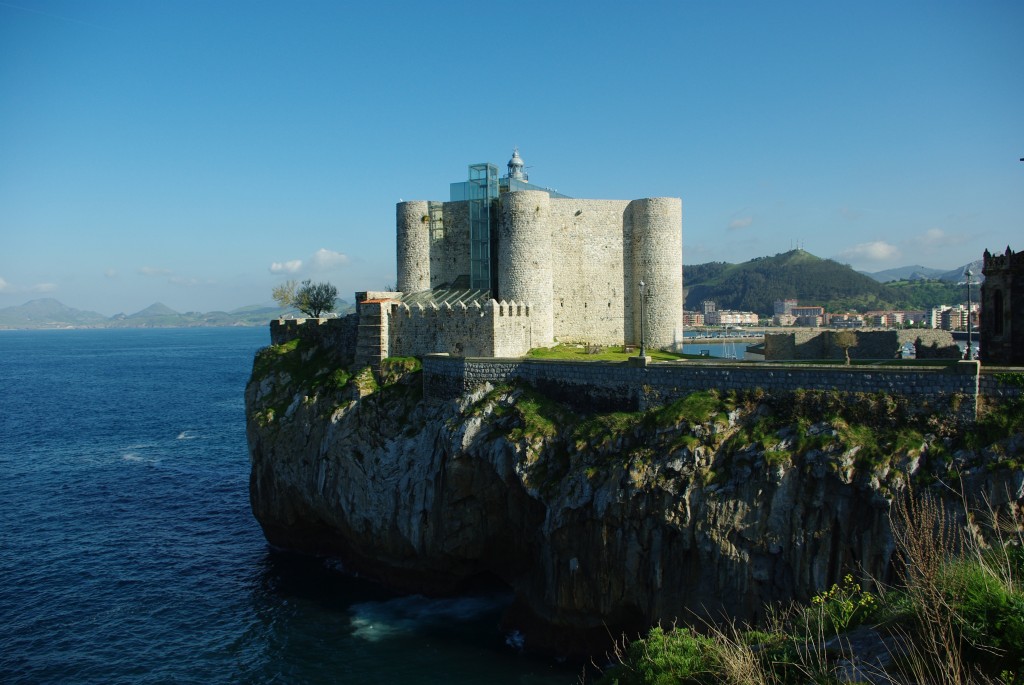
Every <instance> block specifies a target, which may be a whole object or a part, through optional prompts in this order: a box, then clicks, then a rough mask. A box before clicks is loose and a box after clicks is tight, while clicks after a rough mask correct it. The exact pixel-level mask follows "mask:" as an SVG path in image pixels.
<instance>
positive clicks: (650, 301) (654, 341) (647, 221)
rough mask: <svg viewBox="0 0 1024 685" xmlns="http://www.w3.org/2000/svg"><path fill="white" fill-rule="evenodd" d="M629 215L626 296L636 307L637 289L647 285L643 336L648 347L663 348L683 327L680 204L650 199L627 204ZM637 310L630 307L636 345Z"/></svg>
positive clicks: (672, 199) (681, 223)
mask: <svg viewBox="0 0 1024 685" xmlns="http://www.w3.org/2000/svg"><path fill="white" fill-rule="evenodd" d="M630 211H631V212H632V214H633V254H632V261H633V274H632V276H633V284H632V287H631V288H630V289H629V291H628V292H629V293H631V294H630V295H629V296H630V297H634V298H635V301H636V303H637V304H639V300H640V294H639V289H638V286H639V285H640V282H641V281H643V282H644V283H645V284H646V285H647V297H646V298H645V299H646V305H645V307H646V313H645V316H646V319H645V323H644V329H645V330H644V337H645V339H646V343H647V345H648V346H650V347H656V348H657V347H667V346H669V345H672V344H673V343H674V342H675V340H676V335H677V332H681V331H682V327H683V203H682V200H680V199H679V198H675V197H653V198H646V199H643V200H634V201H633V202H631V203H630ZM640 317H641V313H640V309H639V307H633V332H634V336H635V337H634V340H635V342H637V343H639V342H640V339H639V334H640Z"/></svg>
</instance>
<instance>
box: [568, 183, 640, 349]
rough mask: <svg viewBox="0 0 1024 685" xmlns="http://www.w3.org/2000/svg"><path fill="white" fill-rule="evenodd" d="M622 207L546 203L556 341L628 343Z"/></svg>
mask: <svg viewBox="0 0 1024 685" xmlns="http://www.w3.org/2000/svg"><path fill="white" fill-rule="evenodd" d="M628 207H629V202H627V201H625V200H577V199H562V198H553V199H552V200H551V202H550V205H549V208H548V215H549V221H550V229H551V234H552V240H551V247H552V250H553V252H554V258H553V259H552V281H553V290H554V302H553V303H552V305H553V307H552V310H553V320H554V337H555V340H556V341H558V342H584V343H592V344H596V345H614V344H620V345H621V344H622V343H623V342H625V341H626V340H627V339H631V337H632V334H633V332H632V319H631V318H630V319H627V317H626V310H625V307H626V298H627V297H628V294H629V293H630V292H631V290H630V288H631V286H630V284H631V283H632V280H633V276H632V271H633V268H632V263H631V261H630V260H629V259H628V258H627V255H626V249H624V248H628V249H629V250H630V254H631V241H632V224H631V222H630V220H629V215H628V212H627V208H628ZM627 321H628V322H629V324H627V323H626V322H627ZM627 325H628V328H629V330H628V331H627V328H626V327H627Z"/></svg>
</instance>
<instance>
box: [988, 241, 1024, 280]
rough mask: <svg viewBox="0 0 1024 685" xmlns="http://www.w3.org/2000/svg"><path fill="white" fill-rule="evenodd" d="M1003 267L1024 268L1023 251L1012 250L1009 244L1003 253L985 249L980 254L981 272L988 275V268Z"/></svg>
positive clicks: (1001, 268) (1000, 269) (998, 269)
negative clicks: (993, 252) (994, 252)
mask: <svg viewBox="0 0 1024 685" xmlns="http://www.w3.org/2000/svg"><path fill="white" fill-rule="evenodd" d="M1004 269H1024V252H1014V251H1013V250H1011V249H1010V246H1009V245H1007V246H1006V252H1004V253H1003V254H992V253H991V252H989V251H988V250H985V253H984V255H983V256H982V273H983V274H985V275H986V276H988V275H989V271H990V270H996V271H1002V270H1004Z"/></svg>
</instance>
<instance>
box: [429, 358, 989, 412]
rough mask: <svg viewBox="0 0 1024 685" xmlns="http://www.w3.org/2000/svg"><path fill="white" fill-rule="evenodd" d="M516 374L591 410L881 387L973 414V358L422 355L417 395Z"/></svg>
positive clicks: (440, 394)
mask: <svg viewBox="0 0 1024 685" xmlns="http://www.w3.org/2000/svg"><path fill="white" fill-rule="evenodd" d="M511 380H523V381H526V382H528V383H530V384H531V385H533V386H535V387H537V388H538V389H540V390H541V391H543V392H545V393H546V394H548V395H550V396H552V397H555V398H558V399H562V400H564V401H567V402H570V403H573V404H576V405H580V404H583V405H585V406H587V407H588V408H592V409H598V410H618V411H635V410H637V409H640V408H645V407H647V406H648V405H650V404H656V403H662V402H670V401H672V400H675V399H678V398H680V397H684V396H686V395H687V394H689V393H692V392H695V391H698V390H709V389H716V390H747V389H753V388H763V389H765V390H766V391H769V392H772V391H791V390H800V389H804V390H843V391H846V392H866V393H874V392H885V393H890V394H901V395H906V396H910V397H915V398H918V399H919V400H921V401H925V402H926V401H940V400H948V399H949V398H950V397H951V396H952V395H962V396H964V397H966V398H967V399H966V400H965V401H963V402H962V403H961V404H960V411H961V413H962V416H961V418H962V419H963V420H965V421H973V420H974V417H975V415H976V412H977V396H978V363H977V362H968V361H964V362H960V363H959V364H957V365H956V366H954V367H953V368H951V369H950V368H947V367H934V368H927V367H905V368H898V367H892V368H887V369H885V370H879V369H877V368H864V367H835V366H819V367H815V366H809V365H800V366H788V367H787V366H779V365H774V364H772V365H752V364H736V363H728V362H722V363H719V362H698V363H695V362H678V363H677V362H669V363H656V364H649V365H648V366H646V367H632V366H629V365H627V364H622V363H610V362H609V363H603V362H566V361H549V360H522V359H493V360H488V359H456V358H452V357H445V356H437V355H430V356H427V357H425V358H424V360H423V387H424V394H425V396H427V397H430V398H434V399H442V400H443V399H452V398H455V397H457V396H458V395H459V394H461V393H462V392H465V391H466V390H469V389H472V388H475V387H477V386H480V385H482V384H484V383H491V384H492V385H493V384H498V383H504V382H508V381H511Z"/></svg>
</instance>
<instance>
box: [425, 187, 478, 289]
mask: <svg viewBox="0 0 1024 685" xmlns="http://www.w3.org/2000/svg"><path fill="white" fill-rule="evenodd" d="M443 216H444V221H443V224H444V226H443V229H442V231H441V233H440V235H439V236H436V237H435V238H434V239H433V240H432V241H431V244H430V287H431V288H441V287H444V286H447V285H451V284H452V283H454V282H455V281H456V279H458V278H459V277H461V276H465V277H466V278H467V279H468V278H469V203H468V202H445V203H444V214H443Z"/></svg>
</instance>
